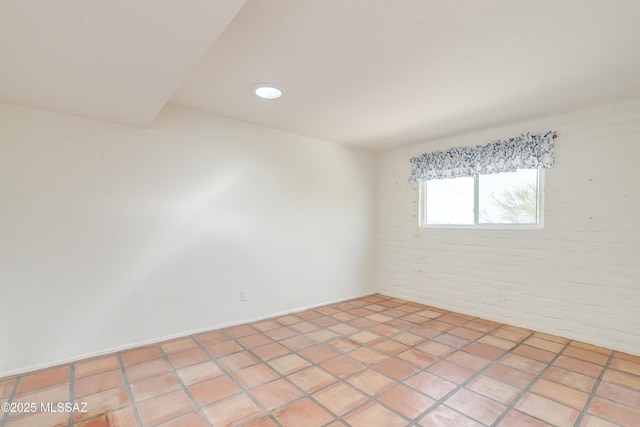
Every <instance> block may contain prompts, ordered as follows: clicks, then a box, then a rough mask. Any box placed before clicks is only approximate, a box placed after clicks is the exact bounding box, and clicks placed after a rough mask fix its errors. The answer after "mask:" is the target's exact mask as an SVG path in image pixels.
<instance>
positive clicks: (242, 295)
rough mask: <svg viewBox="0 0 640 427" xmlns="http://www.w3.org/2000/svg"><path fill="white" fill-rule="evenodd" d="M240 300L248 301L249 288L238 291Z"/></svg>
mask: <svg viewBox="0 0 640 427" xmlns="http://www.w3.org/2000/svg"><path fill="white" fill-rule="evenodd" d="M240 301H249V290H248V289H243V290H241V291H240Z"/></svg>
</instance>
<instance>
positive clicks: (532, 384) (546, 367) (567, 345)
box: [492, 331, 573, 427]
mask: <svg viewBox="0 0 640 427" xmlns="http://www.w3.org/2000/svg"><path fill="white" fill-rule="evenodd" d="M535 333H536V332H535V331H533V332H532V333H531V334H529V337H531V336H533V335H535ZM525 341H526V340H522V341H521V342H520V344H518V345H517V346H515V347H514V348H512V349H511V351H512V350H515V349H516V348H518V347H519V346H521V345H525ZM572 342H573V340H568V341H567V342H566V343H565V344H564V346H563V347H562V350H560V351H559V352H557V353H556V355H555V356H554V358H553V359H551V360H550V361H549V362H548V363H547V366H545V368H544V369H543V370H541V371H540V372H539V373H538V374H537V375H535V376H534V378H533V380H531V381H530V382H529V384H528V385H527V386H526V387H525V388H523V389H522V391H521V392H520V393H518V395H517V396H516V398H515V399H513V401H512V402H511V403H510V404H509V405H507V408H506V409H505V410H504V412H502V414H501V415H500V416H499V417H498V418H497V419H496V420H495V421H494V423H493V424H492V427H495V426H497V425H498V423H500V422H501V421H502V420H503V419H504V418H505V417H506V416H507V415H508V414H509V413H510V412H511V411H512V410H513V409H514V407H515V406H516V404H517V403H518V402H520V400H522V398H523V397H524V396H525V395H526V394H527V393H528V392H529V390H531V388H533V386H534V385H535V384H536V383H537V382H538V381H539V380H540V379H541V378H542V377H543V376H544V373H545V372H547V370H549V368H551V367H552V366H553V363H554V362H555V361H556V360H558V358H559V357H560V356H561V355H562V353H564V351H565V350H566V349H567V348H568V347H569V346H570V345H571V343H572ZM536 348H537V347H536ZM511 351H509V354H511ZM523 357H524V356H523ZM533 360H535V359H533ZM538 362H539V361H538ZM554 402H556V401H555V400H554ZM565 406H566V405H565ZM527 415H528V416H530V417H532V418H535V419H536V420H538V421H542V422H544V423H547V422H546V421H545V420H542V419H540V418H538V417H536V416H533V415H531V414H529V413H527ZM547 424H548V423H547Z"/></svg>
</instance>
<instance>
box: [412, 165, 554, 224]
mask: <svg viewBox="0 0 640 427" xmlns="http://www.w3.org/2000/svg"><path fill="white" fill-rule="evenodd" d="M541 177H542V169H517V170H516V171H515V172H503V173H492V174H475V175H473V176H464V177H459V178H444V179H430V180H424V181H421V182H420V215H419V217H420V225H421V226H427V227H428V226H505V225H507V226H519V227H520V226H524V227H526V226H539V225H541V224H542V218H541V209H540V206H541V195H542V191H541V190H542V188H541V187H542V186H541V182H542V180H541Z"/></svg>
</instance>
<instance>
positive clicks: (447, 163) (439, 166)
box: [409, 131, 555, 182]
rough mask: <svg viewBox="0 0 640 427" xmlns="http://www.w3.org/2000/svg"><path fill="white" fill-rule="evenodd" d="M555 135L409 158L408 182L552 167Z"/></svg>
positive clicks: (524, 135)
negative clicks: (409, 174)
mask: <svg viewBox="0 0 640 427" xmlns="http://www.w3.org/2000/svg"><path fill="white" fill-rule="evenodd" d="M553 138H555V132H553V131H549V132H547V133H544V134H539V135H531V134H529V133H525V134H522V135H520V136H517V137H513V138H509V139H507V140H505V141H495V142H492V143H490V144H487V145H477V146H475V147H455V148H451V149H448V150H443V151H434V152H432V153H424V154H421V155H419V156H416V157H412V158H411V176H410V177H409V181H410V182H418V181H427V180H430V179H445V178H459V177H463V176H474V175H476V174H491V173H500V172H513V171H515V170H516V169H540V168H550V167H553V163H554V151H553V150H554V146H553Z"/></svg>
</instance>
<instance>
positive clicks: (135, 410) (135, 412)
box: [116, 352, 142, 427]
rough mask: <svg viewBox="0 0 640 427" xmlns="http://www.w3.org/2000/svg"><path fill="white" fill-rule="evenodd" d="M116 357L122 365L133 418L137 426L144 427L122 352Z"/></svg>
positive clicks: (121, 368)
mask: <svg viewBox="0 0 640 427" xmlns="http://www.w3.org/2000/svg"><path fill="white" fill-rule="evenodd" d="M116 357H117V358H118V364H119V365H120V373H121V374H122V379H123V380H124V389H125V391H126V393H127V399H128V401H129V406H130V407H131V412H133V417H134V418H135V420H136V424H137V425H138V426H139V427H142V421H140V414H138V407H137V406H136V401H135V400H134V399H133V393H132V392H131V384H129V376H128V375H127V372H126V371H125V369H124V362H123V361H122V352H117V353H116Z"/></svg>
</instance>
